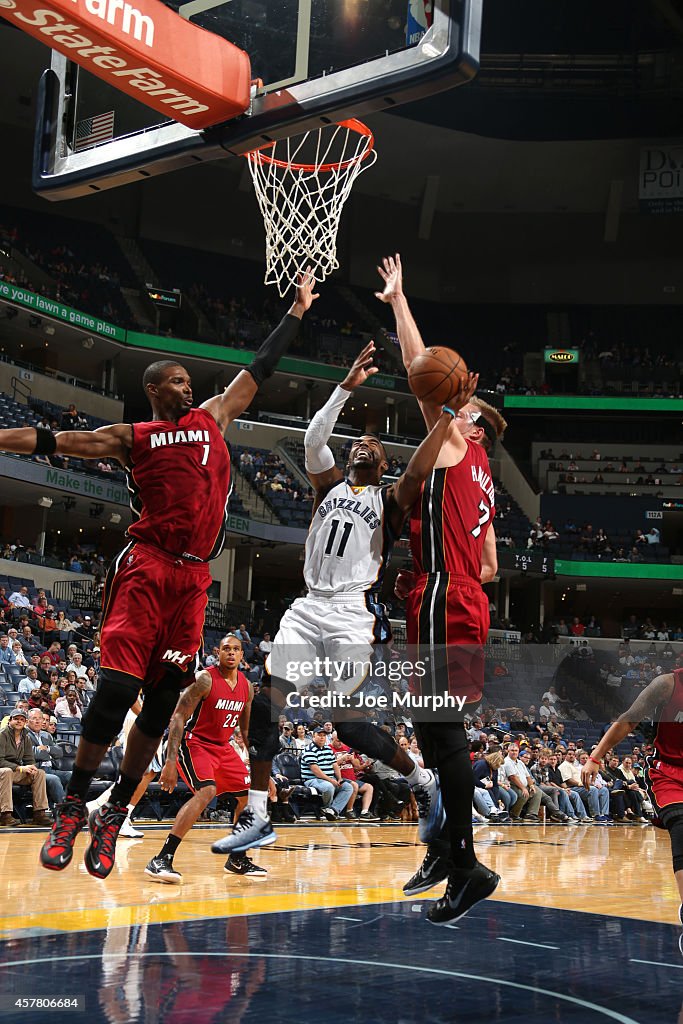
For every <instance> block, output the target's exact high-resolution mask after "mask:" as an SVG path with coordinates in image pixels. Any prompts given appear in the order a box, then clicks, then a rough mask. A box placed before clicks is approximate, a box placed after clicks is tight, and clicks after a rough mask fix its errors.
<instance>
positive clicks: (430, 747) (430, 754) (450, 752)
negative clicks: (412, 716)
mask: <svg viewBox="0 0 683 1024" xmlns="http://www.w3.org/2000/svg"><path fill="white" fill-rule="evenodd" d="M415 734H416V736H417V738H418V743H419V744H420V749H421V750H422V756H423V758H424V763H425V765H426V766H427V767H429V768H438V767H439V766H440V765H442V764H444V763H445V762H446V761H448V760H449V759H450V758H451V757H458V756H460V757H461V756H462V754H463V752H468V751H469V747H468V743H467V733H466V732H465V726H464V725H463V723H462V722H420V723H419V725H417V724H416V725H415ZM468 756H469V753H468Z"/></svg>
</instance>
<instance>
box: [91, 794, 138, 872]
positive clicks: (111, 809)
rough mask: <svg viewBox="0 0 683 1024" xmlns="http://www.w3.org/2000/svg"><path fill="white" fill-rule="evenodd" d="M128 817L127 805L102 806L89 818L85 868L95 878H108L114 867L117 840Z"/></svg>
mask: <svg viewBox="0 0 683 1024" xmlns="http://www.w3.org/2000/svg"><path fill="white" fill-rule="evenodd" d="M127 817H128V808H127V807H126V805H125V804H109V803H107V804H102V806H101V807H99V808H98V809H97V810H95V811H92V813H91V814H90V817H89V818H88V827H89V829H90V845H89V846H88V848H87V849H86V851H85V857H84V858H83V859H84V861H85V866H86V868H87V869H88V873H89V874H91V875H92V876H93V877H94V878H106V877H107V875H109V874H110V873H111V870H112V868H113V867H114V857H115V856H116V840H117V839H118V836H119V831H120V830H121V826H122V825H123V823H124V821H125V820H126V818H127Z"/></svg>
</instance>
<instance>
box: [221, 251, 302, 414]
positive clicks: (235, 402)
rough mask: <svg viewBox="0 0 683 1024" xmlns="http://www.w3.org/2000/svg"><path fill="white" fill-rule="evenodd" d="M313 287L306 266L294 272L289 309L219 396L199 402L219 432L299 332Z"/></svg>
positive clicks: (245, 404) (244, 405) (247, 402)
mask: <svg viewBox="0 0 683 1024" xmlns="http://www.w3.org/2000/svg"><path fill="white" fill-rule="evenodd" d="M314 287H315V278H314V277H313V272H312V269H311V267H307V268H306V270H305V271H304V273H303V274H299V275H298V284H297V288H296V296H295V298H294V302H293V303H292V305H291V307H290V309H289V311H288V312H287V313H286V314H285V316H284V317H283V318H282V320H281V321H280V323H279V324H278V325H277V327H276V328H275V330H274V331H273V332H272V333H271V334H269V335H268V337H267V338H266V340H265V341H264V342H263V344H262V345H261V347H260V348H259V350H258V352H257V353H256V355H255V356H254V358H253V359H252V361H251V365H250V366H248V367H247V369H246V370H242V371H240V373H238V374H237V376H236V377H235V379H234V380H233V381H232V382H231V383H230V384H229V385H228V387H227V388H226V389H225V391H224V392H223V394H222V395H216V396H215V397H214V398H209V399H208V401H206V402H203V403H202V405H201V408H202V409H206V410H208V412H210V413H211V415H212V416H213V418H214V419H215V420H216V422H217V424H218V426H219V427H220V429H221V430H222V431H225V430H227V428H228V426H229V425H230V424H231V423H232V421H233V420H234V419H237V417H238V416H241V415H242V413H243V412H244V411H245V410H246V409H248V408H249V406H250V405H251V402H252V400H253V398H254V395H255V394H256V392H257V391H258V389H259V388H260V386H261V384H263V382H264V381H265V380H267V379H268V377H271V376H272V375H273V373H274V372H275V369H276V367H277V364H278V363H279V361H280V359H281V358H282V357H283V356H284V355H285V353H286V352H287V349H288V348H289V346H290V345H291V343H292V342H293V341H294V339H295V338H296V336H297V334H298V333H299V325H300V322H301V319H302V317H303V315H304V313H305V312H306V311H307V310H308V309H310V308H311V306H312V305H313V303H314V302H315V300H316V299H317V298H318V297H319V296H318V293H317V292H314V291H313V289H314Z"/></svg>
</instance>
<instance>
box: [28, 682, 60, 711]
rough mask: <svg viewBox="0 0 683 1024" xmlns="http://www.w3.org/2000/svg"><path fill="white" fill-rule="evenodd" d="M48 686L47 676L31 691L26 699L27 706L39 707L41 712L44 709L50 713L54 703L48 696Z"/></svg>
mask: <svg viewBox="0 0 683 1024" xmlns="http://www.w3.org/2000/svg"><path fill="white" fill-rule="evenodd" d="M50 687H51V684H50V680H49V678H48V679H44V680H41V682H40V686H39V687H38V689H37V690H33V691H32V692H31V696H30V697H29V700H28V705H29V708H39V709H40V711H41V712H43V711H46V712H47V713H48V714H50V715H51V714H52V712H53V711H54V709H55V703H54V701H53V700H52V697H51V696H50Z"/></svg>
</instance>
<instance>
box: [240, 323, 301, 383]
mask: <svg viewBox="0 0 683 1024" xmlns="http://www.w3.org/2000/svg"><path fill="white" fill-rule="evenodd" d="M300 324H301V320H300V319H299V317H297V316H293V315H292V314H291V313H287V315H286V316H284V317H283V318H282V320H281V321H280V323H279V324H278V325H277V327H276V328H275V330H274V331H273V332H272V334H269V335H268V337H267V338H266V340H265V341H264V342H263V344H262V345H261V347H260V349H259V350H258V352H257V353H256V355H255V356H254V358H253V359H252V361H251V365H250V366H247V367H246V369H247V370H248V371H249V373H250V374H251V375H252V377H253V378H254V380H255V381H256V383H257V384H258V385H259V387H260V386H261V384H263V382H264V380H267V378H268V377H270V376H271V375H272V374H273V373H274V371H275V367H276V366H277V364H278V363H279V361H280V359H282V357H283V355H284V354H285V352H286V351H287V349H288V348H289V346H290V345H291V344H292V342H293V341H294V339H295V338H296V336H297V334H298V333H299V326H300Z"/></svg>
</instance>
